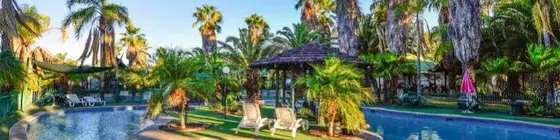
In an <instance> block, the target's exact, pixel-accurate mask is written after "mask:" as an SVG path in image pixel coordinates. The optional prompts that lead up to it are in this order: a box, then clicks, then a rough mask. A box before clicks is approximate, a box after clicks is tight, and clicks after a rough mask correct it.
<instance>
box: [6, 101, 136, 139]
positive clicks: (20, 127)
mask: <svg viewBox="0 0 560 140" xmlns="http://www.w3.org/2000/svg"><path fill="white" fill-rule="evenodd" d="M114 107H126V108H129V107H130V108H134V107H146V105H113V106H95V107H77V108H63V109H56V110H48V111H41V112H37V113H33V114H32V115H30V116H27V117H25V118H23V119H21V120H19V121H18V122H17V123H15V124H14V125H12V126H11V127H10V129H9V130H8V140H27V127H28V126H29V123H32V122H33V121H35V120H36V119H37V118H39V117H41V116H42V115H45V114H47V113H55V112H61V111H82V110H94V109H101V108H114Z"/></svg>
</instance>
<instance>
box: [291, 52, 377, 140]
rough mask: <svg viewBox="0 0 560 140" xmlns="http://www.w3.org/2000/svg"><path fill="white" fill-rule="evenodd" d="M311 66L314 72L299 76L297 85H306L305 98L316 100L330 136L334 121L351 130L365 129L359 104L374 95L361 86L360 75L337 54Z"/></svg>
mask: <svg viewBox="0 0 560 140" xmlns="http://www.w3.org/2000/svg"><path fill="white" fill-rule="evenodd" d="M312 67H313V69H314V70H315V72H314V73H313V74H312V75H308V76H305V77H302V78H300V79H298V80H297V81H296V84H300V85H302V84H305V85H308V87H309V88H308V89H307V93H308V94H309V96H308V97H312V98H314V99H319V106H320V107H319V111H320V112H321V114H326V115H325V118H326V119H327V121H328V122H329V123H328V132H329V135H330V136H332V135H334V127H335V126H334V125H335V124H334V123H335V121H338V122H341V124H342V125H343V126H345V127H346V129H348V130H350V131H351V132H354V131H360V130H363V129H365V128H366V125H367V123H366V122H365V119H364V115H363V113H362V111H361V110H360V106H361V104H362V103H363V102H370V101H373V98H372V97H371V95H370V94H369V93H368V92H367V91H365V90H364V88H362V86H361V80H362V79H363V74H361V73H360V72H359V71H358V70H357V69H356V68H354V67H353V66H352V65H348V64H345V63H344V62H342V61H341V60H340V59H338V58H336V57H329V58H327V59H326V60H325V63H324V64H320V65H312Z"/></svg>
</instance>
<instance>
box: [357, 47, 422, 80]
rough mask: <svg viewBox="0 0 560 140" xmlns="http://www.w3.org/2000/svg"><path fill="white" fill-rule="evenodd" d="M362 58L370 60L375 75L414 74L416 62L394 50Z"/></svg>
mask: <svg viewBox="0 0 560 140" xmlns="http://www.w3.org/2000/svg"><path fill="white" fill-rule="evenodd" d="M360 58H362V59H363V60H366V61H368V62H370V63H371V64H372V65H373V66H374V67H373V70H372V73H373V76H375V77H380V78H390V77H391V76H396V75H401V74H414V73H415V72H416V64H415V63H414V62H412V61H408V60H407V59H406V58H405V56H398V55H397V54H395V53H392V52H386V53H377V54H370V55H362V56H361V57H360Z"/></svg>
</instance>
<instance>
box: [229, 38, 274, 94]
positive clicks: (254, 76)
mask: <svg viewBox="0 0 560 140" xmlns="http://www.w3.org/2000/svg"><path fill="white" fill-rule="evenodd" d="M268 38H269V37H268V36H261V37H259V40H258V41H257V43H252V42H251V36H250V33H249V31H248V30H247V29H239V37H233V36H230V37H228V38H227V39H226V41H225V42H220V44H221V45H222V48H221V49H223V50H224V52H225V53H226V56H225V58H224V59H225V60H227V61H229V62H231V63H233V64H234V65H235V67H237V69H239V70H242V71H243V73H244V74H245V79H244V80H243V87H245V90H246V92H247V97H248V98H247V102H252V103H254V102H256V100H258V99H259V88H260V86H259V83H260V82H259V80H260V78H261V76H260V75H261V73H260V70H259V69H252V68H250V67H249V65H251V63H253V62H255V61H257V60H260V59H263V58H266V57H268V56H271V55H273V54H276V53H278V52H280V50H281V49H282V48H281V47H278V46H275V45H266V44H265V42H266V41H267V40H268Z"/></svg>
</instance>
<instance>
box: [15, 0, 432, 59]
mask: <svg viewBox="0 0 560 140" xmlns="http://www.w3.org/2000/svg"><path fill="white" fill-rule="evenodd" d="M109 1H110V2H112V3H117V4H122V5H124V6H126V7H127V8H128V10H129V15H130V16H131V18H132V20H133V22H134V24H135V26H136V27H139V28H141V29H142V30H141V31H142V32H143V33H145V34H146V36H147V38H148V43H149V45H150V46H152V47H160V46H162V47H168V46H178V47H183V48H186V49H190V48H194V47H199V46H201V37H200V34H199V32H198V28H197V27H193V26H192V23H193V22H194V21H195V19H194V17H192V13H193V12H194V11H195V8H196V7H200V6H202V5H203V4H210V5H214V6H216V8H217V9H218V10H219V11H220V12H222V14H223V23H222V32H221V33H219V34H218V39H219V40H222V39H224V38H226V37H227V36H235V35H237V34H238V29H239V28H242V27H246V24H245V22H244V19H245V17H248V16H250V15H251V14H253V13H256V14H259V15H262V16H263V17H264V19H265V20H266V21H267V22H268V23H269V24H270V27H271V31H273V32H276V31H277V30H279V29H281V28H283V27H284V26H290V27H291V25H292V23H296V22H299V18H300V11H299V10H296V9H294V4H295V3H296V2H297V0H109ZM18 2H19V4H29V5H35V6H36V7H37V9H38V10H39V12H41V13H43V14H46V15H48V16H50V17H51V27H53V28H56V27H60V25H61V22H62V20H63V18H64V17H65V16H66V15H67V14H68V13H69V12H70V10H69V9H68V8H67V7H66V0H18ZM359 2H360V7H361V8H362V12H369V5H370V4H371V3H372V0H359ZM424 16H425V17H426V18H427V19H428V21H429V22H431V23H429V24H430V25H432V26H433V25H436V24H437V16H435V14H434V13H431V12H428V13H427V14H425V15H424ZM117 31H118V33H117V34H119V33H121V32H124V29H122V28H121V29H118V30H117ZM68 37H69V38H68V39H67V40H66V41H65V42H61V40H60V39H61V35H60V33H58V32H54V31H53V32H49V33H47V34H45V35H43V37H42V38H40V39H39V40H38V41H37V43H36V44H35V45H34V46H40V47H43V48H47V49H48V50H50V51H51V52H52V53H68V54H69V56H70V57H71V58H73V59H76V58H78V57H79V55H80V54H81V51H82V50H83V48H84V41H83V39H80V40H77V39H76V38H75V37H74V31H73V30H68ZM83 38H84V39H85V37H83ZM117 38H120V35H117Z"/></svg>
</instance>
